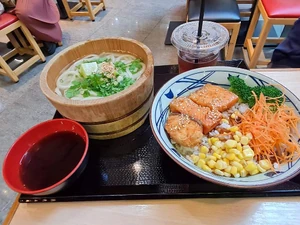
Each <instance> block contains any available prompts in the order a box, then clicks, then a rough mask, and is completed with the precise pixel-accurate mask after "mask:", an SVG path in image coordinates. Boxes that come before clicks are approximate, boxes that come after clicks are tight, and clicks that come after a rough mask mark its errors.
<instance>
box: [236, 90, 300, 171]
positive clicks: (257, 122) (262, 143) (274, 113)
mask: <svg viewBox="0 0 300 225" xmlns="http://www.w3.org/2000/svg"><path fill="white" fill-rule="evenodd" d="M253 94H254V93H253ZM254 95H255V94H254ZM281 97H282V96H281ZM281 97H279V98H281ZM276 99H277V98H268V97H265V96H264V95H263V94H261V95H260V96H259V99H258V98H257V96H255V100H256V103H255V105H254V106H253V107H252V108H251V109H250V110H248V111H247V112H246V113H244V115H241V118H242V120H241V123H240V124H239V125H238V126H239V129H240V131H241V132H242V133H249V132H250V133H251V134H252V136H253V138H252V139H251V141H250V143H249V145H250V146H251V148H252V149H253V151H254V153H255V156H256V159H257V160H261V159H267V160H268V161H269V162H270V163H271V165H272V169H273V170H274V167H273V163H275V162H276V163H278V165H280V164H283V163H287V162H291V161H294V160H296V159H298V158H299V157H300V147H299V143H298V141H299V138H300V134H299V130H298V129H299V128H298V123H299V121H300V117H299V115H298V114H297V113H296V112H295V110H294V109H293V108H291V107H289V106H287V105H286V104H284V103H285V101H284V102H283V103H282V104H281V105H279V103H278V101H276ZM267 100H275V101H274V102H275V103H273V101H272V103H270V102H268V103H267Z"/></svg>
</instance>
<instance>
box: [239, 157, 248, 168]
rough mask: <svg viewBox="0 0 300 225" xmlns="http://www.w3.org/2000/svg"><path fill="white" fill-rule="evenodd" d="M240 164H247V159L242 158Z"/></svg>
mask: <svg viewBox="0 0 300 225" xmlns="http://www.w3.org/2000/svg"><path fill="white" fill-rule="evenodd" d="M240 164H242V165H243V167H245V166H247V163H246V160H245V159H242V160H241V161H240Z"/></svg>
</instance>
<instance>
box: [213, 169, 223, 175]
mask: <svg viewBox="0 0 300 225" xmlns="http://www.w3.org/2000/svg"><path fill="white" fill-rule="evenodd" d="M214 173H215V174H218V175H220V176H224V172H222V171H221V170H218V169H215V170H214Z"/></svg>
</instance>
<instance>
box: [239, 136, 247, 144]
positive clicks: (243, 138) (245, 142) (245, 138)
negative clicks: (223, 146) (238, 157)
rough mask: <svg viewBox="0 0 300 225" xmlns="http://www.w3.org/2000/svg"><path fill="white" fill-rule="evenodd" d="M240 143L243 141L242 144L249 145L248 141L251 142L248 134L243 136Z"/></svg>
mask: <svg viewBox="0 0 300 225" xmlns="http://www.w3.org/2000/svg"><path fill="white" fill-rule="evenodd" d="M240 143H241V144H242V145H248V143H249V139H248V137H247V136H242V137H241V141H240Z"/></svg>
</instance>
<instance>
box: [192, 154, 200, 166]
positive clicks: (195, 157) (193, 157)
mask: <svg viewBox="0 0 300 225" xmlns="http://www.w3.org/2000/svg"><path fill="white" fill-rule="evenodd" d="M191 158H192V160H193V163H194V164H196V163H197V162H198V160H199V156H197V155H191Z"/></svg>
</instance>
